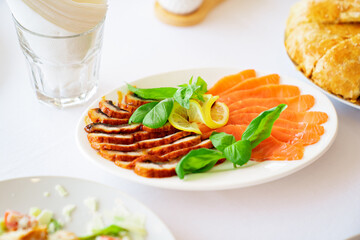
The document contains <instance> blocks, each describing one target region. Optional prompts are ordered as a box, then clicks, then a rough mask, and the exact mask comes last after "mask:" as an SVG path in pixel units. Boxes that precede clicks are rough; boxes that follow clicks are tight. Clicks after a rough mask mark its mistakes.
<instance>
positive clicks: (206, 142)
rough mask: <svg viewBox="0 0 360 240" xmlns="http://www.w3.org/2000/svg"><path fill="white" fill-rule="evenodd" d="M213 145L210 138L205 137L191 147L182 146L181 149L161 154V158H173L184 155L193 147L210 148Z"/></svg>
mask: <svg viewBox="0 0 360 240" xmlns="http://www.w3.org/2000/svg"><path fill="white" fill-rule="evenodd" d="M212 147H213V145H212V143H211V141H210V139H206V140H204V141H202V142H201V143H199V144H197V145H194V146H191V147H187V148H183V149H179V150H176V151H173V152H169V153H167V154H165V155H162V157H163V158H165V159H175V158H178V157H182V156H185V155H186V154H188V153H189V152H190V151H191V150H194V149H199V148H212Z"/></svg>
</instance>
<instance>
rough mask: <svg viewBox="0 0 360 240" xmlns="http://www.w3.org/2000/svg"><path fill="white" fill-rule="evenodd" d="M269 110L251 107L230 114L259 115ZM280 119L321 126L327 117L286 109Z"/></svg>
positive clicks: (325, 115) (320, 114)
mask: <svg viewBox="0 0 360 240" xmlns="http://www.w3.org/2000/svg"><path fill="white" fill-rule="evenodd" d="M269 109H270V108H266V107H261V106H252V107H245V108H241V109H237V110H234V111H233V112H231V114H237V113H256V114H260V113H261V112H263V111H266V110H269ZM280 117H281V118H284V119H287V120H290V121H293V122H307V123H314V124H322V123H325V122H327V120H328V115H327V114H326V113H324V112H295V111H288V109H285V111H283V112H282V113H281V114H280Z"/></svg>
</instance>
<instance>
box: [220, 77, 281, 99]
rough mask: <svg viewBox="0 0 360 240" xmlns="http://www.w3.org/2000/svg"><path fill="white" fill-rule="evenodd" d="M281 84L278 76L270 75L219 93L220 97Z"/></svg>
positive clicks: (242, 82)
mask: <svg viewBox="0 0 360 240" xmlns="http://www.w3.org/2000/svg"><path fill="white" fill-rule="evenodd" d="M279 82H280V76H279V75H278V74H270V75H266V76H262V77H255V78H249V79H246V80H244V81H241V82H239V83H238V84H236V85H235V86H233V87H231V88H229V89H227V90H225V91H223V92H221V93H219V95H225V94H228V93H231V92H234V91H238V90H248V89H253V88H257V87H260V86H263V85H267V84H279Z"/></svg>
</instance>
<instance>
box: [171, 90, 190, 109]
mask: <svg viewBox="0 0 360 240" xmlns="http://www.w3.org/2000/svg"><path fill="white" fill-rule="evenodd" d="M193 93H194V91H193V89H192V88H191V87H182V88H179V89H178V90H177V91H176V92H175V94H174V99H175V101H177V102H178V103H179V104H180V105H181V106H182V107H184V108H186V109H189V108H190V98H191V96H192V95H193Z"/></svg>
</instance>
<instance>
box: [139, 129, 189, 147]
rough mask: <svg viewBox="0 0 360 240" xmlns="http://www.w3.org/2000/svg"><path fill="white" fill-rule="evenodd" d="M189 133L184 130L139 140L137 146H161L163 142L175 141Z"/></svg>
mask: <svg viewBox="0 0 360 240" xmlns="http://www.w3.org/2000/svg"><path fill="white" fill-rule="evenodd" d="M149 134H159V133H149ZM191 134H192V133H191V132H185V131H181V132H176V133H174V134H170V135H166V136H164V137H159V138H153V139H148V140H144V141H140V142H138V145H139V148H152V147H157V146H161V145H165V144H169V143H172V142H175V141H176V140H178V139H180V138H183V137H186V136H189V135H191Z"/></svg>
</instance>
